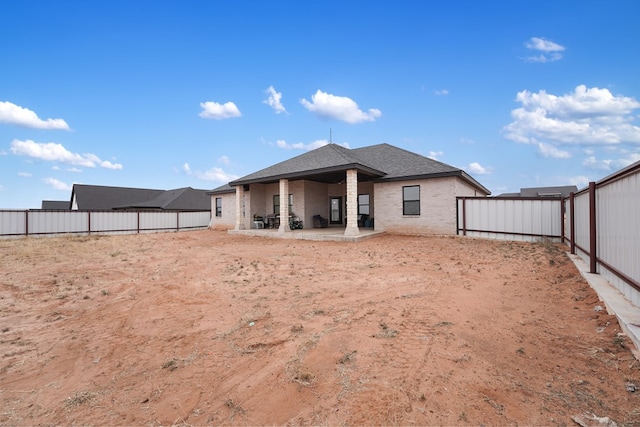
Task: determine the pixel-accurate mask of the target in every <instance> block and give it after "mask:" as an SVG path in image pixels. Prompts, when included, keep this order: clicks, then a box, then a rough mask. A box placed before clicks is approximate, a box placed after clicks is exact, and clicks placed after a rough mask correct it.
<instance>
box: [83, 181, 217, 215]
mask: <svg viewBox="0 0 640 427" xmlns="http://www.w3.org/2000/svg"><path fill="white" fill-rule="evenodd" d="M74 197H75V200H76V203H77V206H78V210H112V209H163V210H209V209H211V198H210V197H209V196H208V195H207V190H196V189H193V188H191V187H186V188H178V189H175V190H154V189H146V188H128V187H109V186H101V185H84V184H74V185H73V190H72V193H71V201H72V202H73V200H74Z"/></svg>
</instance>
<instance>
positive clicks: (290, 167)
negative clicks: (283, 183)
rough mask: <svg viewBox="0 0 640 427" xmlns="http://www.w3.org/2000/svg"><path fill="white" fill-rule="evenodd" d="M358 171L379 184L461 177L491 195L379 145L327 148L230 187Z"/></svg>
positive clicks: (433, 164)
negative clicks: (352, 170) (348, 170)
mask: <svg viewBox="0 0 640 427" xmlns="http://www.w3.org/2000/svg"><path fill="white" fill-rule="evenodd" d="M347 169H358V172H359V173H361V174H364V175H367V176H369V177H371V178H373V179H374V180H375V181H377V182H384V181H402V180H408V179H421V178H439V177H447V176H458V177H460V178H461V179H463V180H464V181H467V182H468V183H469V184H470V185H472V186H473V187H475V188H476V189H478V190H479V191H480V192H483V193H485V194H491V192H490V191H489V190H488V189H486V188H485V187H484V186H482V185H481V184H480V183H479V182H478V181H476V180H475V179H473V178H472V177H471V176H470V175H468V174H467V173H466V172H464V171H463V170H461V169H458V168H455V167H453V166H450V165H447V164H445V163H442V162H439V161H437V160H433V159H430V158H428V157H424V156H421V155H419V154H416V153H412V152H410V151H407V150H403V149H401V148H398V147H394V146H393V145H390V144H377V145H372V146H369V147H362V148H356V149H348V148H344V147H342V146H339V145H336V144H328V145H325V146H323V147H320V148H318V149H316V150H313V151H309V152H307V153H304V154H301V155H299V156H297V157H294V158H292V159H290V160H285V161H284V162H281V163H278V164H276V165H273V166H270V167H268V168H265V169H262V170H260V171H258V172H255V173H253V174H250V175H247V176H244V177H242V178H240V179H237V180H235V181H232V182H230V183H229V184H230V185H231V186H235V185H243V184H252V183H258V182H260V183H268V182H277V181H278V180H279V179H281V178H288V179H291V178H306V179H313V178H314V177H317V176H320V175H322V174H331V173H336V172H344V171H345V170H347Z"/></svg>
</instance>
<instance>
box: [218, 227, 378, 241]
mask: <svg viewBox="0 0 640 427" xmlns="http://www.w3.org/2000/svg"><path fill="white" fill-rule="evenodd" d="M344 231H345V229H344V227H328V228H307V229H301V230H291V231H288V232H286V233H281V232H279V231H278V229H277V228H276V229H271V228H260V229H255V228H252V229H248V230H228V231H227V232H228V233H229V234H240V235H243V236H257V237H269V238H274V239H298V240H315V241H329V240H330V241H335V242H361V241H363V240H367V239H371V238H372V237H376V236H380V235H382V234H384V231H376V230H374V229H373V228H361V229H360V232H359V234H357V235H355V236H348V235H345V232H344Z"/></svg>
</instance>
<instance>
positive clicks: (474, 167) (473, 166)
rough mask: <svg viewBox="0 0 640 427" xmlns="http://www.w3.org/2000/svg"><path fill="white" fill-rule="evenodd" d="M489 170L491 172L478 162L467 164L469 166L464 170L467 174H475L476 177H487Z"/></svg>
mask: <svg viewBox="0 0 640 427" xmlns="http://www.w3.org/2000/svg"><path fill="white" fill-rule="evenodd" d="M491 170H492V169H491V168H488V167H484V166H482V165H481V164H480V163H478V162H472V163H469V166H467V169H466V171H467V172H469V173H472V174H476V175H488V174H490V173H491Z"/></svg>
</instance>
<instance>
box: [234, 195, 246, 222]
mask: <svg viewBox="0 0 640 427" xmlns="http://www.w3.org/2000/svg"><path fill="white" fill-rule="evenodd" d="M244 229H245V225H244V187H243V186H242V185H236V230H244Z"/></svg>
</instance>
